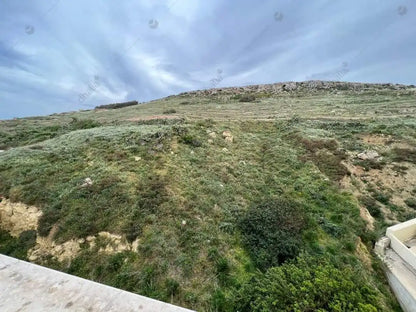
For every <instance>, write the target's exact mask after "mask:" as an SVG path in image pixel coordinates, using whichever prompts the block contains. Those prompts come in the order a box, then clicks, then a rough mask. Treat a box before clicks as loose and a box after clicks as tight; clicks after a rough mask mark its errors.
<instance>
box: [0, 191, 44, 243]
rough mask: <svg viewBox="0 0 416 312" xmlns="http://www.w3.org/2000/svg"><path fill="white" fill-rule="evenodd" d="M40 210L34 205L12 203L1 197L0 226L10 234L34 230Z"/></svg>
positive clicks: (17, 234) (40, 213)
mask: <svg viewBox="0 0 416 312" xmlns="http://www.w3.org/2000/svg"><path fill="white" fill-rule="evenodd" d="M41 215H42V211H41V210H40V209H38V208H37V207H35V206H28V205H25V204H22V203H13V202H11V201H10V200H9V199H6V198H3V199H2V200H1V202H0V228H1V229H3V230H6V231H8V232H9V233H10V235H12V236H15V237H17V236H19V235H20V233H22V232H24V231H29V230H36V229H37V227H38V220H39V218H40V216H41Z"/></svg>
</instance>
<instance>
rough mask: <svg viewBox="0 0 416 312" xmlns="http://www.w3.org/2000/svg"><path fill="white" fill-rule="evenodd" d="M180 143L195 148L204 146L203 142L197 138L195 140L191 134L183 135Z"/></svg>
mask: <svg viewBox="0 0 416 312" xmlns="http://www.w3.org/2000/svg"><path fill="white" fill-rule="evenodd" d="M180 142H181V143H184V144H187V145H190V146H193V147H201V146H202V142H201V141H200V140H198V139H197V138H195V137H194V136H193V135H190V134H186V135H183V136H182V137H181V138H180Z"/></svg>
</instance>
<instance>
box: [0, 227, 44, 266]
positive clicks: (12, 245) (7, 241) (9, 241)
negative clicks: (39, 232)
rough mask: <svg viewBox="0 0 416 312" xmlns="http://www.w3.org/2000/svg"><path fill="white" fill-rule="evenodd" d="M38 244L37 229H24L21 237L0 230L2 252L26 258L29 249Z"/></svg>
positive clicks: (0, 250)
mask: <svg viewBox="0 0 416 312" xmlns="http://www.w3.org/2000/svg"><path fill="white" fill-rule="evenodd" d="M35 244H36V231H33V230H31V231H24V232H22V233H21V234H20V235H19V237H17V238H15V237H12V236H11V235H10V234H9V233H7V232H6V231H4V230H0V253H2V254H5V255H8V256H11V257H14V258H19V259H22V260H26V257H27V251H28V250H29V249H30V248H32V247H34V246H35Z"/></svg>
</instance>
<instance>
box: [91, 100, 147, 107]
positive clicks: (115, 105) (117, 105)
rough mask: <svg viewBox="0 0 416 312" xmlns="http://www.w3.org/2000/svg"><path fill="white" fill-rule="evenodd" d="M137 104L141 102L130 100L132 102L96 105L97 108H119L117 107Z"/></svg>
mask: <svg viewBox="0 0 416 312" xmlns="http://www.w3.org/2000/svg"><path fill="white" fill-rule="evenodd" d="M137 104H139V102H137V101H130V102H123V103H114V104H106V105H100V106H96V107H95V109H117V108H123V107H127V106H133V105H137Z"/></svg>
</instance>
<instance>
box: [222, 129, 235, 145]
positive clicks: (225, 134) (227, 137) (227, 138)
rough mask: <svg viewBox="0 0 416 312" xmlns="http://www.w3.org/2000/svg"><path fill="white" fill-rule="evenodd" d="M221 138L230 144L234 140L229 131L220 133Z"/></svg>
mask: <svg viewBox="0 0 416 312" xmlns="http://www.w3.org/2000/svg"><path fill="white" fill-rule="evenodd" d="M222 136H223V138H224V140H225V142H227V143H232V142H233V140H234V137H233V135H232V134H231V131H229V130H225V131H224V132H223V133H222Z"/></svg>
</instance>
